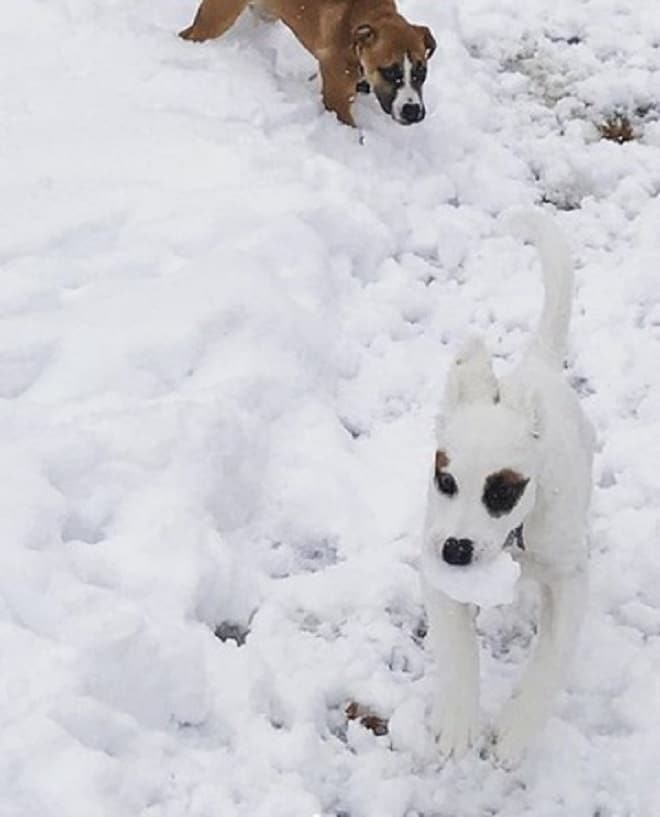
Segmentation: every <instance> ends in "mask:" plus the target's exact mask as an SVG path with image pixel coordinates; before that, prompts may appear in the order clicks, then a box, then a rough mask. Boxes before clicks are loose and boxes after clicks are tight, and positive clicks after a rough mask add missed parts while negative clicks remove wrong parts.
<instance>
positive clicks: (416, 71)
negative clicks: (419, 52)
mask: <svg viewBox="0 0 660 817" xmlns="http://www.w3.org/2000/svg"><path fill="white" fill-rule="evenodd" d="M410 78H411V79H412V82H413V85H421V84H422V82H424V80H425V79H426V66H425V65H424V63H423V62H418V63H417V65H415V66H414V67H413V69H412V71H411V73H410Z"/></svg>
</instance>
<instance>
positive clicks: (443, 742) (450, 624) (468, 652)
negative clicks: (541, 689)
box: [424, 586, 479, 758]
mask: <svg viewBox="0 0 660 817" xmlns="http://www.w3.org/2000/svg"><path fill="white" fill-rule="evenodd" d="M424 595H425V603H426V611H427V614H428V617H429V639H430V642H431V649H432V651H433V654H434V657H435V661H436V665H437V667H438V675H439V676H441V677H439V678H438V681H437V682H436V684H437V687H436V689H435V690H434V695H433V712H432V725H433V730H434V732H435V735H436V739H437V744H438V748H439V750H440V753H441V754H442V755H443V757H445V758H448V757H450V756H453V757H455V758H459V757H461V756H462V755H464V754H465V752H466V751H467V750H468V749H469V747H470V746H471V745H472V743H473V742H474V741H475V740H476V738H477V735H478V733H479V645H478V644H477V637H476V632H475V628H474V616H475V610H474V608H472V607H471V606H470V605H467V604H459V603H458V602H455V601H453V600H452V599H450V598H448V597H447V596H445V595H444V593H440V592H439V591H437V590H434V589H433V588H432V587H428V586H425V588H424Z"/></svg>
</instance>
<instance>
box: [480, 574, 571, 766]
mask: <svg viewBox="0 0 660 817" xmlns="http://www.w3.org/2000/svg"><path fill="white" fill-rule="evenodd" d="M586 594H587V578H586V574H585V572H584V571H583V570H577V571H575V573H573V574H571V575H570V576H568V577H561V578H558V579H556V580H555V581H553V582H551V583H549V584H547V585H545V586H544V587H543V606H542V610H541V620H540V623H539V637H538V643H537V645H536V650H535V652H534V655H533V656H532V659H531V660H530V663H529V665H528V667H527V669H526V671H525V674H524V676H523V678H522V681H521V684H520V687H519V690H518V692H517V694H516V695H514V696H513V698H512V699H511V700H510V701H509V702H508V703H507V704H506V705H505V707H504V709H503V710H502V712H501V713H500V716H499V718H498V720H497V724H496V729H495V747H494V751H495V756H496V758H497V760H498V761H499V762H500V763H501V764H502V765H503V766H505V767H507V768H511V767H513V766H516V765H517V764H518V763H519V762H520V760H521V759H522V756H523V754H524V751H525V748H526V746H527V744H528V742H529V740H530V739H531V738H532V736H533V735H534V734H535V733H537V732H539V731H540V730H541V728H542V727H543V724H544V723H545V721H546V719H547V717H548V715H549V714H550V711H551V709H552V703H553V701H554V699H555V697H556V695H557V693H558V692H559V691H560V689H561V687H562V685H563V682H564V678H565V675H566V671H567V668H568V665H569V663H570V660H571V658H572V655H573V652H574V649H575V644H576V641H577V635H578V632H579V629H580V623H581V621H582V618H583V615H584V609H585V599H586Z"/></svg>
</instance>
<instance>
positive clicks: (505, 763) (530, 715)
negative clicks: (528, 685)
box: [491, 699, 543, 769]
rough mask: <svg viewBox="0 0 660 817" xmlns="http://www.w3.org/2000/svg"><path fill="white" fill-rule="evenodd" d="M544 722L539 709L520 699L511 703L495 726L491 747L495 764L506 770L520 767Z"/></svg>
mask: <svg viewBox="0 0 660 817" xmlns="http://www.w3.org/2000/svg"><path fill="white" fill-rule="evenodd" d="M542 721H543V715H542V712H541V711H540V710H539V709H538V708H537V707H534V706H532V705H526V704H525V701H524V700H520V699H518V700H514V701H509V703H508V704H507V705H506V706H505V707H504V709H503V710H502V712H501V714H500V716H499V718H498V719H497V723H496V724H495V733H494V735H493V740H492V747H491V754H492V756H493V758H494V760H495V762H496V763H497V764H498V765H499V766H502V767H503V768H505V769H515V768H516V766H519V765H520V763H521V761H522V760H523V758H524V756H525V752H526V750H527V746H528V744H529V742H530V741H531V739H532V737H533V736H534V734H535V733H536V732H537V731H539V729H540V727H541V724H542Z"/></svg>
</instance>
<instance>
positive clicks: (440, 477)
mask: <svg viewBox="0 0 660 817" xmlns="http://www.w3.org/2000/svg"><path fill="white" fill-rule="evenodd" d="M435 484H436V486H437V488H438V491H440V493H441V494H445V496H454V494H455V493H456V491H458V485H456V480H455V479H454V477H452V475H451V474H448V473H447V472H446V471H436V472H435Z"/></svg>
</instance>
